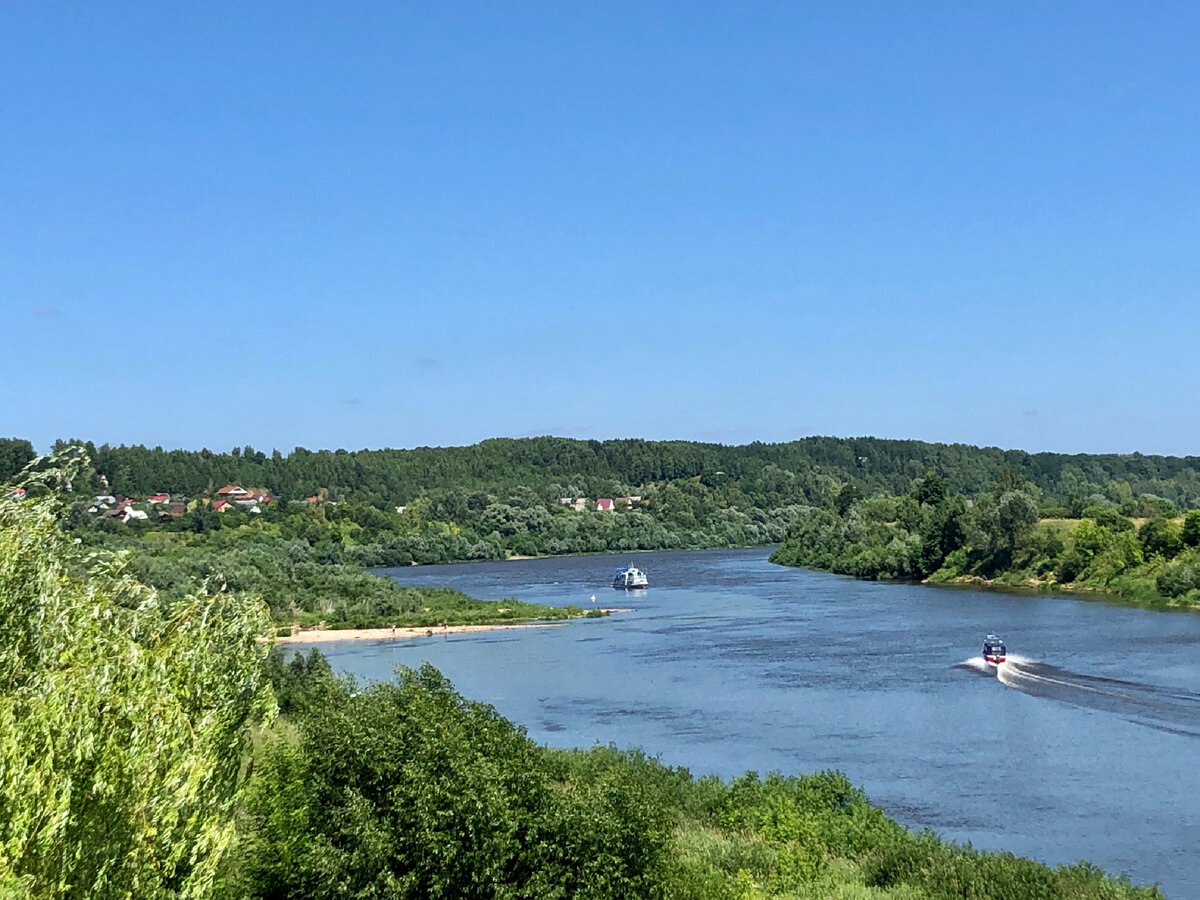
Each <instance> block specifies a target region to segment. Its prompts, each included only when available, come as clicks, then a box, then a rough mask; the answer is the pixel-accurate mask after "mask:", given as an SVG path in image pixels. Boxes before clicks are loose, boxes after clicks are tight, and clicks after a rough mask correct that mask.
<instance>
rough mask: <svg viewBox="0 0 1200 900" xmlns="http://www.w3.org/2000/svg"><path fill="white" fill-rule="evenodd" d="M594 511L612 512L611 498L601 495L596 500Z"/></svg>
mask: <svg viewBox="0 0 1200 900" xmlns="http://www.w3.org/2000/svg"><path fill="white" fill-rule="evenodd" d="M596 511H597V512H612V511H613V502H612V499H611V498H610V497H601V498H600V499H599V500H597V501H596Z"/></svg>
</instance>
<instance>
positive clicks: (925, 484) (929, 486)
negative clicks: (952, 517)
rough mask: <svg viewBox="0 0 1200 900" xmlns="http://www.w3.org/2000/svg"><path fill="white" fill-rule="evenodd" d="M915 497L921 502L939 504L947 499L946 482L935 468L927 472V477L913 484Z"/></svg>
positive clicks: (931, 504)
mask: <svg viewBox="0 0 1200 900" xmlns="http://www.w3.org/2000/svg"><path fill="white" fill-rule="evenodd" d="M912 494H913V497H915V498H916V501H917V502H918V503H921V504H926V505H929V506H937V505H938V504H939V503H941V502H942V501H943V500H945V499H946V482H945V480H944V479H943V478H942V476H941V475H939V474H938V473H937V472H936V471H934V470H933V469H930V470H929V471H928V472H926V473H925V477H924V478H922V479H921V480H920V481H918V482H917V483H916V484H915V485H913V491H912Z"/></svg>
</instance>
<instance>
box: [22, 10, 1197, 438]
mask: <svg viewBox="0 0 1200 900" xmlns="http://www.w3.org/2000/svg"><path fill="white" fill-rule="evenodd" d="M1198 41H1200V4H1196V3H1194V2H1180V3H1173V2H1160V3H1151V4H1134V3H1103V2H1087V3H1082V2H1080V3H1069V2H1056V3H1049V4H1048V3H1041V2H1013V0H1003V2H994V3H984V2H970V3H963V2H959V0H953V2H919V3H918V2H912V3H896V2H879V3H841V2H838V3H829V2H821V3H796V2H781V3H737V4H734V3H725V4H718V3H695V2H686V3H685V2H679V3H653V2H650V3H647V2H637V3H591V4H586V3H564V2H546V3H536V2H494V0H489V2H481V3H477V4H472V3H456V2H452V3H422V4H411V3H407V4H403V3H323V4H314V3H304V2H288V3H282V2H281V3H273V4H269V3H256V2H246V0H238V2H236V3H220V2H207V3H194V4H161V3H144V4H135V3H118V4H96V3H67V2H63V3H54V4H38V3H15V2H14V3H6V4H4V5H3V6H2V7H0V313H2V321H3V323H4V326H5V328H4V331H5V335H4V344H3V346H4V350H3V360H4V364H3V377H2V378H0V436H19V437H26V438H29V439H30V440H32V441H33V442H34V444H35V445H36V446H37V447H39V449H44V448H45V447H46V446H48V445H49V443H50V442H51V441H53V440H54V439H55V438H59V437H83V438H89V439H92V440H94V441H96V442H97V443H101V442H109V443H114V444H115V443H145V444H148V445H151V446H153V445H156V444H161V445H163V446H166V447H188V448H199V447H201V446H208V447H209V448H211V449H221V450H225V449H228V448H230V447H232V446H234V445H245V444H252V445H253V446H254V447H256V448H258V449H261V450H268V451H269V450H270V449H271V448H275V447H277V448H279V449H281V450H283V451H284V452H288V451H290V450H291V448H292V447H294V446H296V445H302V446H306V447H310V448H314V449H315V448H321V447H326V448H338V447H344V448H346V449H359V448H362V447H371V448H375V447H385V446H390V447H413V446H418V445H451V444H466V443H473V442H475V441H478V440H480V439H483V438H487V437H495V436H525V435H536V434H556V435H565V436H571V437H595V438H609V437H645V438H650V439H665V438H679V439H689V440H691V439H695V440H713V441H721V442H725V443H744V442H748V441H752V440H763V441H784V440H791V439H794V438H797V437H802V436H805V435H811V434H833V435H867V434H870V435H877V436H881V437H911V438H919V439H924V440H934V441H963V442H968V443H976V444H995V445H999V446H1003V447H1019V448H1024V449H1029V450H1059V451H1068V452H1073V451H1110V450H1112V451H1122V452H1124V451H1133V450H1141V451H1143V452H1147V453H1151V452H1160V453H1175V454H1200V353H1198V350H1200V52H1198V51H1197V46H1198Z"/></svg>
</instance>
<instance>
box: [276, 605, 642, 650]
mask: <svg viewBox="0 0 1200 900" xmlns="http://www.w3.org/2000/svg"><path fill="white" fill-rule="evenodd" d="M604 612H607V613H619V612H630V610H628V609H607V608H606V609H604ZM582 618H586V616H576V617H575V618H574V619H561V620H559V621H556V622H496V623H493V624H489V625H432V626H427V627H409V626H397V627H395V628H391V627H384V628H309V629H302V630H299V631H295V632H293V633H292V634H289V635H286V636H284V637H277V638H275V643H276V644H321V643H326V642H329V641H384V640H393V639H394V640H402V639H403V640H408V639H409V638H423V637H437V636H438V635H440V634H471V633H472V632H476V631H500V630H503V629H508V628H557V627H559V626H561V625H566V624H567V623H568V622H573V621H575V620H576V619H582Z"/></svg>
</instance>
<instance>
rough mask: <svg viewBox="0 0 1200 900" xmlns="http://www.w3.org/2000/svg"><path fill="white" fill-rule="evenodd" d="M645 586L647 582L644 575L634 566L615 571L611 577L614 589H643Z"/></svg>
mask: <svg viewBox="0 0 1200 900" xmlns="http://www.w3.org/2000/svg"><path fill="white" fill-rule="evenodd" d="M647 584H649V581H648V580H647V579H646V573H645V572H643V571H642V570H641V569H639V568H637V567H636V566H627V567H625V568H620V569H617V572H616V574H615V575H614V576H613V587H615V588H644V587H646V585H647Z"/></svg>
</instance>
